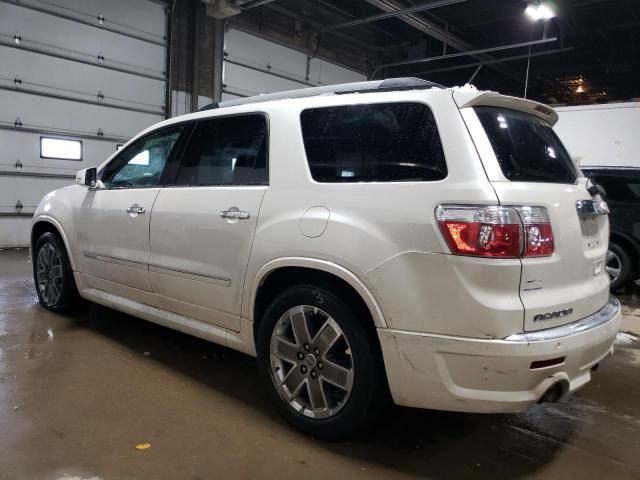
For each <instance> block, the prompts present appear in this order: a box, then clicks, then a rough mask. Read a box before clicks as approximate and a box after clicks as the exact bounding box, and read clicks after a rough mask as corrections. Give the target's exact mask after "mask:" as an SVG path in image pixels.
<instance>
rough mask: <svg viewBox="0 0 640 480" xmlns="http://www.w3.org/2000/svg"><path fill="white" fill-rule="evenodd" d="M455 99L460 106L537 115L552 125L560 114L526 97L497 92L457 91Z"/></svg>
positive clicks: (454, 95) (454, 94)
mask: <svg viewBox="0 0 640 480" xmlns="http://www.w3.org/2000/svg"><path fill="white" fill-rule="evenodd" d="M453 99H454V101H455V102H456V105H458V108H467V107H476V106H489V107H503V108H509V109H511V110H518V111H520V112H525V113H529V114H531V115H535V116H536V117H538V118H541V119H542V120H544V121H545V122H547V123H549V124H550V125H551V126H553V125H555V124H556V123H557V122H558V114H557V113H556V112H555V110H554V109H553V108H551V107H548V106H547V105H545V104H543V103H539V102H534V101H532V100H527V99H524V98H518V97H509V96H507V95H500V94H499V93H496V92H477V91H468V92H465V91H457V92H454V93H453Z"/></svg>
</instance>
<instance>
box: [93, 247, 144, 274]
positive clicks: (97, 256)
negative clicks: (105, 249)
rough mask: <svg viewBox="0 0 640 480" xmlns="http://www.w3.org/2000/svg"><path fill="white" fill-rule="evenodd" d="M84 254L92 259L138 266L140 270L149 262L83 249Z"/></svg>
mask: <svg viewBox="0 0 640 480" xmlns="http://www.w3.org/2000/svg"><path fill="white" fill-rule="evenodd" d="M82 255H83V256H84V257H86V258H88V259H91V260H98V261H100V262H107V263H114V264H116V265H122V266H125V267H131V268H137V269H140V270H146V269H147V264H146V263H145V262H138V261H136V260H129V259H128V258H123V257H114V256H111V255H105V254H103V253H96V252H91V251H86V250H85V251H83V252H82Z"/></svg>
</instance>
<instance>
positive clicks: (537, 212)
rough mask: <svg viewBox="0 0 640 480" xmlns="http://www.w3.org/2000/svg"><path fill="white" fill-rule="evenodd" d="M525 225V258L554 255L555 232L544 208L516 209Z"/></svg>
mask: <svg viewBox="0 0 640 480" xmlns="http://www.w3.org/2000/svg"><path fill="white" fill-rule="evenodd" d="M515 208H516V210H517V211H518V214H519V215H520V218H521V219H522V224H523V225H524V233H525V242H524V253H523V256H524V257H548V256H550V255H551V254H552V253H553V231H552V230H551V220H550V218H549V212H548V211H547V209H546V208H544V207H515Z"/></svg>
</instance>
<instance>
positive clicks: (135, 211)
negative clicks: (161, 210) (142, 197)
mask: <svg viewBox="0 0 640 480" xmlns="http://www.w3.org/2000/svg"><path fill="white" fill-rule="evenodd" d="M145 211H146V210H145V208H144V207H141V206H140V205H138V204H137V203H134V204H133V205H131V206H130V207H127V213H130V214H136V215H141V214H143V213H144V212H145Z"/></svg>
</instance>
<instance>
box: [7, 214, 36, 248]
mask: <svg viewBox="0 0 640 480" xmlns="http://www.w3.org/2000/svg"><path fill="white" fill-rule="evenodd" d="M0 225H1V228H2V236H0V241H1V242H2V243H0V245H2V246H3V247H26V246H28V245H29V232H30V231H31V218H0Z"/></svg>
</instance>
